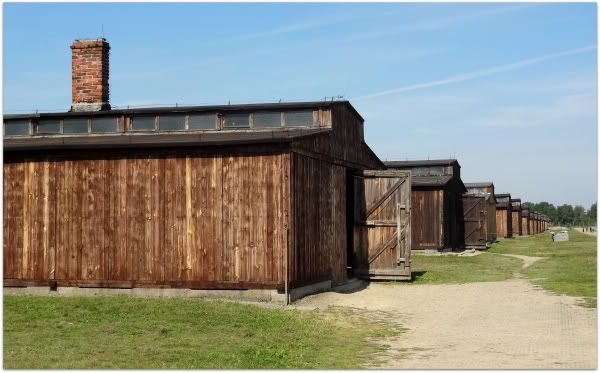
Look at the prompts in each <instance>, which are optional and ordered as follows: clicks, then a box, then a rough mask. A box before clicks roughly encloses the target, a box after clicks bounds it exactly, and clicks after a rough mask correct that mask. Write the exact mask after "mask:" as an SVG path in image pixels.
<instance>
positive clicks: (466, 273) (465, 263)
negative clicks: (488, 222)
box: [395, 253, 521, 285]
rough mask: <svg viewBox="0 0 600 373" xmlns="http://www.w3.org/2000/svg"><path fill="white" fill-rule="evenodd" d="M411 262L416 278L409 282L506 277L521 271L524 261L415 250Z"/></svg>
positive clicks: (498, 256) (436, 282)
mask: <svg viewBox="0 0 600 373" xmlns="http://www.w3.org/2000/svg"><path fill="white" fill-rule="evenodd" d="M411 265H412V275H413V280H412V281H410V282H406V283H405V284H414V285H419V284H449V283H454V284H462V283H467V282H486V281H502V280H506V279H508V278H511V277H512V274H513V272H515V271H518V268H519V267H520V265H521V261H520V260H519V259H516V258H509V257H506V256H503V255H496V254H489V253H482V254H480V255H476V256H454V255H444V256H430V255H419V254H414V255H413V256H412V263H411ZM395 284H402V282H397V283H395Z"/></svg>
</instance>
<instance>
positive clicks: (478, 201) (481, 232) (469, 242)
mask: <svg viewBox="0 0 600 373" xmlns="http://www.w3.org/2000/svg"><path fill="white" fill-rule="evenodd" d="M485 204H486V201H485V197H484V196H463V213H464V224H465V246H467V247H484V248H485V245H486V241H487V238H486V229H487V224H486V221H485V220H486V217H485V215H484V214H483V212H484V211H485V208H486V206H485Z"/></svg>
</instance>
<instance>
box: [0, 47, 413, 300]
mask: <svg viewBox="0 0 600 373" xmlns="http://www.w3.org/2000/svg"><path fill="white" fill-rule="evenodd" d="M72 48H73V59H74V60H73V64H74V66H73V70H74V76H75V70H76V67H75V65H76V63H80V62H78V61H80V60H77V61H76V60H75V59H76V53H84V52H85V50H86V48H87V49H93V50H94V51H92V52H94V53H95V54H93V56H101V58H102V59H101V61H100V62H101V63H99V65H103V64H108V57H107V53H108V49H109V48H108V43H106V41H105V40H103V39H98V40H81V41H76V42H75V43H74V44H73V47H72ZM98 50H99V51H98ZM82 51H83V52H82ZM77 58H79V57H77ZM93 58H96V57H93ZM83 61H85V59H84V60H83ZM96 62H98V61H96ZM100 70H101V71H102V72H103V71H104V70H106V73H107V71H108V70H107V66H103V67H101V69H100ZM77 84H79V83H78V82H75V81H74V82H73V87H74V93H73V106H72V109H71V111H68V112H61V113H36V114H30V115H5V116H4V126H3V129H4V257H3V259H4V286H30V285H43V286H48V285H49V284H50V286H79V287H116V288H132V287H183V288H193V289H254V288H269V289H280V290H284V289H288V288H294V287H299V286H303V285H305V284H312V283H316V282H321V281H332V282H333V283H342V282H344V281H345V280H346V278H347V273H348V269H350V270H351V271H354V272H355V273H357V274H359V275H362V276H367V277H377V276H386V277H388V278H404V279H406V278H410V257H409V255H410V252H409V251H407V250H409V249H410V243H409V242H410V241H409V240H410V217H409V215H408V214H409V211H410V175H409V174H408V173H406V172H388V171H378V170H383V169H384V165H383V164H382V162H381V161H380V160H379V158H378V157H377V156H376V155H375V154H374V153H373V152H372V151H371V149H370V148H369V147H368V146H367V144H365V142H364V136H363V118H362V117H361V116H360V114H359V113H358V112H357V111H356V110H355V109H354V108H353V107H352V105H351V104H350V103H349V102H347V101H333V102H330V101H327V102H326V101H319V102H301V103H274V104H272V103H265V104H250V105H214V106H193V107H165V108H145V109H120V110H111V109H110V105H106V104H105V103H103V102H104V101H108V97H106V96H103V94H104V93H105V91H106V94H108V87H107V86H106V87H105V86H104V85H107V84H108V79H106V82H104V83H102V85H101V86H100V87H99V88H95V86H94V87H90V89H89V90H85V89H84V90H81V91H77V92H79V94H78V95H76V94H75V93H76V92H75V88H76V85H77ZM95 89H96V90H97V89H101V91H102V92H100V93H98V95H97V97H86V96H85V95H86V92H87V91H90V90H91V91H92V92H93V91H94V90H95ZM379 172H381V173H379ZM390 201H392V202H390ZM401 210H402V211H401ZM373 221H375V223H372V222H373ZM361 245H362V246H361Z"/></svg>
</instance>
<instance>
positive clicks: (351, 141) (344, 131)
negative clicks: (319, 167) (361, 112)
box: [294, 103, 385, 170]
mask: <svg viewBox="0 0 600 373" xmlns="http://www.w3.org/2000/svg"><path fill="white" fill-rule="evenodd" d="M322 117H323V120H327V121H329V122H330V123H331V127H332V132H330V133H328V134H325V135H320V136H312V137H307V138H306V139H298V140H295V141H294V147H295V149H297V150H298V151H299V152H300V151H308V152H313V153H314V155H318V156H320V157H323V158H328V159H327V160H329V161H330V162H332V163H334V162H338V163H343V164H344V165H345V166H346V167H348V168H355V169H359V170H363V169H375V170H379V169H384V168H385V166H384V165H383V164H382V163H381V161H380V160H379V159H378V158H377V156H376V155H375V154H374V153H372V152H370V151H368V149H366V148H365V147H364V146H363V144H362V143H363V142H364V133H363V121H362V120H361V119H360V118H359V117H358V116H356V114H355V113H353V112H352V111H351V110H349V109H348V107H347V106H346V104H343V103H340V104H338V105H333V106H331V111H323V114H322Z"/></svg>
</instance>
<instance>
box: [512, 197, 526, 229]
mask: <svg viewBox="0 0 600 373" xmlns="http://www.w3.org/2000/svg"><path fill="white" fill-rule="evenodd" d="M510 204H511V206H512V232H513V237H516V236H522V235H523V226H522V221H521V219H522V214H521V199H520V198H511V199H510Z"/></svg>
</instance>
